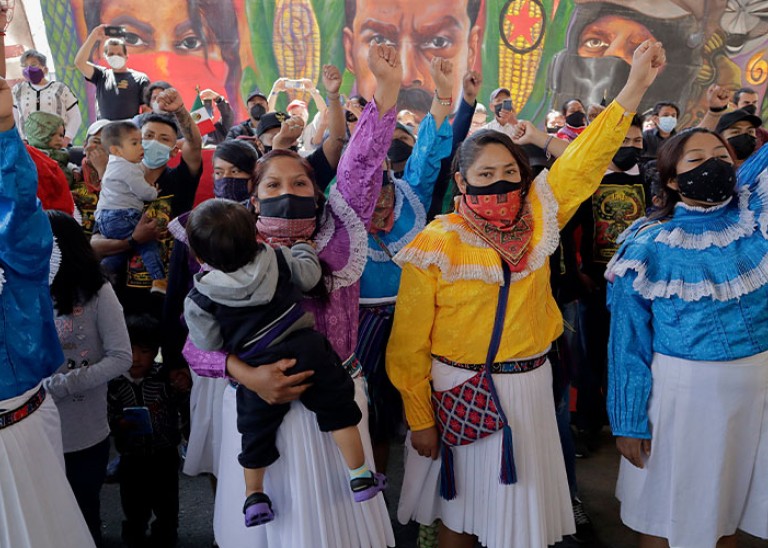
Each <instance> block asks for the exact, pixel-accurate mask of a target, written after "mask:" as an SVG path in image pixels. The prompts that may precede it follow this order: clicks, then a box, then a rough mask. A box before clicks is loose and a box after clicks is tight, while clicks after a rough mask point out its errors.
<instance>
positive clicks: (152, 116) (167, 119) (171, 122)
mask: <svg viewBox="0 0 768 548" xmlns="http://www.w3.org/2000/svg"><path fill="white" fill-rule="evenodd" d="M150 122H157V123H160V124H165V125H166V126H168V127H170V128H171V129H173V134H174V135H178V134H179V124H177V123H176V119H175V118H174V117H173V116H171V115H169V114H158V113H156V112H150V113H148V114H145V115H144V116H142V117H141V127H142V128H143V127H144V126H146V125H147V124H148V123H150Z"/></svg>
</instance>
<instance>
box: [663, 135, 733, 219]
mask: <svg viewBox="0 0 768 548" xmlns="http://www.w3.org/2000/svg"><path fill="white" fill-rule="evenodd" d="M698 133H705V134H707V135H713V136H714V137H715V138H717V139H718V140H719V141H720V142H721V143H722V144H723V145H724V146H725V148H727V149H728V152H729V153H730V155H731V157H732V158H735V154H734V153H733V149H732V148H731V145H729V144H728V141H726V140H725V138H723V136H722V135H720V134H719V133H715V132H714V131H710V130H708V129H704V128H700V127H695V128H690V129H686V130H685V131H682V132H680V133H678V134H677V135H674V136H672V137H670V138H669V139H665V140H664V143H663V144H662V145H661V146H660V147H659V153H658V156H657V158H656V168H657V169H658V178H659V179H658V183H659V188H658V190H659V193H658V197H659V198H660V199H661V202H662V206H661V208H659V210H658V211H657V212H655V213H654V214H653V215H651V216H650V218H651V219H664V218H666V217H669V216H670V215H672V212H673V211H674V209H675V205H676V204H677V202H679V201H680V194H679V193H678V192H677V191H675V190H672V189H671V188H669V183H670V182H672V181H673V180H674V179H675V178H676V177H677V162H678V161H679V160H680V158H681V157H682V155H683V151H684V150H685V145H686V143H687V142H688V141H689V140H690V139H691V137H693V136H694V135H696V134H698Z"/></svg>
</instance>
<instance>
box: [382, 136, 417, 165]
mask: <svg viewBox="0 0 768 548" xmlns="http://www.w3.org/2000/svg"><path fill="white" fill-rule="evenodd" d="M412 153H413V147H412V146H411V145H409V144H406V143H404V142H402V141H399V140H396V141H392V144H391V145H390V146H389V150H388V151H387V158H389V161H390V162H392V163H393V164H399V163H400V162H405V161H407V160H408V158H410V157H411V154H412Z"/></svg>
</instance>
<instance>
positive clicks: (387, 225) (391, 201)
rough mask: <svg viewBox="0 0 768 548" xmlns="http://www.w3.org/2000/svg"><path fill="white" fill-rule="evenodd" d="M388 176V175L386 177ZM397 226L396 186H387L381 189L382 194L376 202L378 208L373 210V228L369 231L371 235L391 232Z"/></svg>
mask: <svg viewBox="0 0 768 548" xmlns="http://www.w3.org/2000/svg"><path fill="white" fill-rule="evenodd" d="M385 176H386V175H385ZM394 225H395V185H393V184H385V185H383V186H382V187H381V193H380V194H379V198H378V200H376V207H375V208H374V210H373V217H372V219H371V228H370V229H369V230H368V232H370V233H371V234H376V233H377V232H385V233H386V232H389V231H390V230H392V227H393V226H394Z"/></svg>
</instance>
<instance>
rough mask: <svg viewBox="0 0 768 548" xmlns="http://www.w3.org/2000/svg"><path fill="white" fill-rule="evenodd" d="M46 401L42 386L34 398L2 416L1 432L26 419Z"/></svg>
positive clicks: (0, 420) (0, 421) (0, 417)
mask: <svg viewBox="0 0 768 548" xmlns="http://www.w3.org/2000/svg"><path fill="white" fill-rule="evenodd" d="M44 400H45V389H44V388H43V387H42V386H41V387H40V389H39V390H38V391H37V392H35V393H34V394H33V395H32V397H31V398H29V399H28V400H27V401H26V402H25V403H23V404H21V405H20V406H19V407H17V408H16V409H11V410H10V411H6V412H5V413H2V414H0V430H2V429H3V428H7V427H9V426H11V425H13V424H16V423H17V422H19V421H22V420H24V419H26V418H27V417H28V416H29V415H31V414H32V413H34V412H35V410H37V408H38V407H40V406H41V405H42V404H43V401H44Z"/></svg>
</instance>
